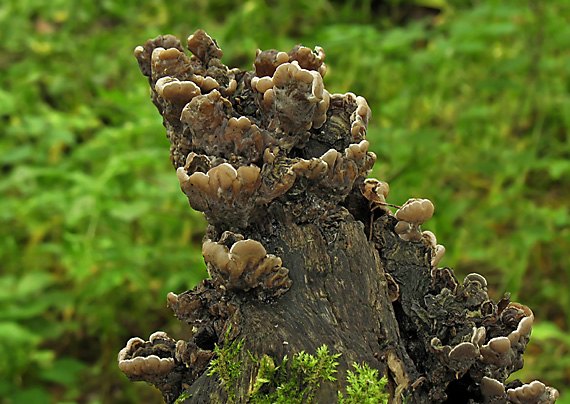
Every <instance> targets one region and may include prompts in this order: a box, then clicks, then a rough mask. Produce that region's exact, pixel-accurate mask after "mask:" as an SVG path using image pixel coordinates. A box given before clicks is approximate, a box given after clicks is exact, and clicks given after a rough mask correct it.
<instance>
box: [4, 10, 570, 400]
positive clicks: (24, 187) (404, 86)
mask: <svg viewBox="0 0 570 404" xmlns="http://www.w3.org/2000/svg"><path fill="white" fill-rule="evenodd" d="M568 16H570V1H568V0H565V1H548V2H542V1H540V0H528V1H518V0H504V1H498V0H497V1H495V0H489V1H461V0H448V1H445V0H431V1H428V0H424V1H419V0H417V1H404V0H401V1H396V0H392V1H354V0H353V1H346V2H342V1H338V0H334V1H333V0H311V1H309V0H294V1H277V0H273V1H267V2H264V1H260V0H250V1H246V2H238V1H234V0H215V1H205V0H203V1H194V2H188V1H178V2H166V1H163V0H147V1H144V2H135V1H129V0H120V1H117V0H114V1H110V0H103V1H101V2H89V1H86V0H79V1H71V0H53V1H51V2H45V1H40V0H17V1H16V0H6V1H3V2H2V4H1V5H0V26H1V27H2V29H1V30H0V44H1V45H0V51H1V57H0V72H1V73H2V74H1V75H0V83H1V85H0V120H1V124H0V170H1V173H2V177H1V180H0V195H1V197H0V263H1V264H0V269H1V277H0V341H1V342H0V357H2V360H1V361H0V397H1V398H0V402H2V403H6V404H23V403H32V402H33V403H38V404H42V403H92V404H95V403H135V402H147V403H159V402H161V400H160V397H159V395H158V394H157V393H156V392H155V391H153V389H151V388H149V387H147V386H145V385H144V384H141V383H130V382H129V381H128V380H127V379H126V377H124V375H122V373H120V371H119V370H118V369H117V366H116V355H117V352H118V351H119V350H120V349H121V348H122V347H123V345H124V343H125V341H126V340H127V339H128V338H130V337H131V336H134V335H137V336H142V337H146V336H148V335H149V334H150V333H151V332H153V331H155V330H157V329H164V330H168V331H169V333H171V334H172V335H174V336H176V337H178V338H183V337H184V335H185V332H187V329H185V328H184V327H183V325H181V324H180V323H179V322H178V321H176V320H175V319H174V318H173V316H172V315H171V314H170V311H169V310H168V309H166V307H165V306H166V293H167V292H169V291H175V292H180V291H184V290H186V289H188V288H190V287H192V286H194V285H195V284H196V283H197V282H198V281H199V280H200V279H201V278H203V277H204V276H205V275H204V274H205V269H204V264H203V262H202V259H201V254H200V241H201V237H202V235H203V232H204V228H205V222H204V220H203V219H202V217H201V215H200V214H198V213H196V212H193V211H191V210H190V209H189V207H188V206H187V202H186V198H185V197H184V195H183V194H182V193H181V192H180V191H179V187H178V184H177V179H176V176H175V175H174V172H173V169H172V167H171V166H170V163H169V160H168V147H169V144H168V141H167V140H166V137H165V132H164V129H163V127H162V125H161V119H160V116H159V115H158V113H157V112H156V110H155V108H154V106H153V105H152V104H151V103H150V101H149V98H148V89H147V84H146V80H145V79H144V77H143V76H142V75H140V73H139V71H138V67H137V63H136V61H135V59H134V57H133V56H132V50H133V48H134V47H135V46H136V45H139V44H142V43H143V42H144V41H146V40H147V39H148V38H152V37H155V36H157V35H159V34H166V33H172V34H174V35H177V36H178V37H180V38H185V37H186V36H187V35H189V34H190V33H192V32H193V31H194V30H195V29H197V28H204V29H206V30H207V31H208V33H209V34H210V35H212V36H213V37H214V38H216V39H217V40H218V43H219V44H220V45H221V47H222V49H223V50H224V58H223V60H224V62H225V63H226V64H228V65H230V66H240V67H243V68H250V66H251V63H252V61H253V57H254V55H255V50H256V49H257V48H261V49H268V48H276V49H281V50H288V49H290V48H291V47H292V46H293V45H295V44H296V43H303V44H305V45H307V46H311V47H313V46H315V45H320V46H323V47H324V49H325V51H326V53H327V65H328V67H329V71H328V74H327V77H326V78H325V81H326V85H327V88H328V89H329V90H330V91H331V92H346V91H352V92H354V93H356V94H359V95H363V96H365V97H366V98H367V100H368V101H369V104H370V106H371V108H372V111H373V116H372V121H371V126H370V128H369V134H368V138H369V140H370V141H371V145H372V148H373V150H374V151H375V152H376V153H377V155H378V162H377V164H376V166H375V169H374V173H373V176H375V177H377V178H379V179H383V180H386V181H388V182H389V183H390V186H391V194H390V196H389V201H390V202H392V203H396V204H401V203H403V202H404V201H405V200H406V199H407V198H408V197H427V198H430V199H431V200H432V201H434V203H435V205H436V214H435V217H434V218H433V219H432V220H431V221H430V222H428V224H427V225H426V226H425V228H426V229H430V230H432V231H434V232H435V233H436V234H437V236H438V240H439V242H440V243H443V244H444V245H445V246H446V248H447V255H446V257H444V260H443V261H442V265H446V266H451V267H454V268H455V270H456V272H457V273H458V276H459V277H460V278H462V277H463V276H464V275H466V274H467V273H469V272H474V271H476V272H480V273H482V274H484V275H485V276H486V277H487V279H488V280H489V283H490V288H491V293H492V296H493V298H494V299H499V298H500V297H501V296H502V294H503V293H504V292H507V291H510V292H511V293H512V294H513V297H514V299H516V300H518V301H521V302H523V303H525V304H527V305H529V306H530V307H531V308H532V309H533V310H534V312H535V316H536V318H537V321H536V326H535V327H534V332H533V337H532V339H531V344H530V345H529V348H528V351H527V354H526V355H525V357H526V362H527V366H525V368H524V369H523V371H521V372H519V373H517V374H516V375H515V376H517V377H520V378H522V379H523V380H525V381H530V380H533V379H535V378H539V379H541V380H543V381H544V382H546V383H548V384H551V385H553V386H555V387H557V388H559V389H560V390H561V392H562V397H561V399H560V400H559V402H560V403H570V398H568V397H566V396H567V395H570V394H569V393H568V392H567V391H566V390H565V386H567V385H569V384H570V333H569V332H568V326H569V323H570V294H569V293H568V291H567V287H568V280H569V279H568V278H569V275H570V265H569V257H570V255H569V251H570V215H569V212H568V209H569V208H568V206H569V203H570V142H569V134H568V133H569V127H570V59H569V58H568V57H567V46H568V38H570V24H569V21H568V20H569V17H568ZM565 393H566V394H565Z"/></svg>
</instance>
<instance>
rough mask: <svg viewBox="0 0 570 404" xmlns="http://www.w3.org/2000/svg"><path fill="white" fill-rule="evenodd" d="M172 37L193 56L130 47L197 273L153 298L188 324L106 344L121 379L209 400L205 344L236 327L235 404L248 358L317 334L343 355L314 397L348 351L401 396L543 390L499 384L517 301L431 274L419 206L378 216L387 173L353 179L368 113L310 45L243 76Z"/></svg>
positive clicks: (312, 345)
mask: <svg viewBox="0 0 570 404" xmlns="http://www.w3.org/2000/svg"><path fill="white" fill-rule="evenodd" d="M187 48H188V50H189V51H190V52H191V53H192V55H191V56H189V55H188V54H187V53H186V51H185V49H184V48H183V46H182V44H181V42H180V41H179V40H178V39H177V38H175V37H173V36H171V35H166V36H159V37H157V38H154V39H151V40H149V41H147V42H146V43H145V44H144V45H142V46H137V47H136V49H135V52H134V53H135V56H136V58H137V61H138V63H139V67H140V69H141V72H142V73H143V74H144V75H145V76H147V77H148V81H149V84H150V89H151V100H152V102H153V103H154V104H155V106H156V107H157V108H158V111H159V112H160V114H161V115H162V117H163V123H164V126H165V128H166V134H167V137H168V139H169V140H170V143H171V148H170V158H171V162H172V164H173V165H174V167H175V169H176V173H177V176H178V179H179V181H180V187H181V189H182V191H183V192H184V194H185V195H186V196H187V197H188V201H189V204H190V206H191V207H192V208H193V209H195V210H198V211H200V212H202V213H203V214H204V216H205V218H206V219H207V221H208V223H209V226H208V228H207V232H206V237H205V241H204V244H203V249H202V252H203V256H204V260H205V262H206V264H207V268H208V271H209V274H210V278H209V279H205V280H203V281H201V282H200V283H199V284H198V285H197V286H196V287H195V288H193V289H192V290H188V291H186V292H183V293H180V294H175V293H169V294H168V296H167V305H168V307H169V308H170V309H171V310H172V311H173V313H174V315H175V316H176V317H177V318H178V319H179V320H180V321H182V322H184V323H186V324H188V325H189V326H191V329H192V331H191V332H190V333H189V335H186V336H185V337H184V339H181V340H178V341H175V340H174V339H172V338H170V337H169V336H168V335H166V334H165V333H163V332H157V333H154V334H153V335H151V337H150V340H149V341H143V340H142V339H140V338H132V339H131V340H129V341H128V343H127V346H126V347H125V348H124V349H123V350H121V352H120V353H119V357H118V361H119V367H120V369H121V370H122V371H123V372H124V373H125V374H126V375H127V376H128V377H129V378H130V379H131V380H144V381H146V382H148V383H150V384H153V385H155V386H156V387H157V388H159V389H160V390H161V391H162V393H163V396H164V399H165V400H166V402H168V403H173V402H174V401H176V399H177V397H178V396H179V395H180V393H181V392H182V391H183V390H186V393H187V396H188V398H187V399H185V401H184V402H185V403H202V402H212V401H218V402H224V399H226V398H227V397H228V391H227V390H226V388H227V387H228V385H227V384H228V383H230V382H231V381H228V380H221V381H222V383H220V380H218V378H216V377H211V376H208V373H209V372H207V369H208V366H209V363H210V361H211V359H212V358H213V357H214V355H215V352H220V351H218V350H216V349H215V347H216V345H217V346H219V347H222V349H223V348H224V346H225V344H226V343H227V342H228V341H235V340H236V339H238V338H239V339H244V347H245V348H246V351H247V352H248V354H247V355H246V354H244V353H243V352H242V353H241V356H240V361H241V362H240V363H242V365H243V367H244V368H243V369H241V371H240V373H239V375H238V376H237V380H236V381H235V383H234V385H233V386H232V389H233V391H234V392H235V394H234V393H232V395H233V396H234V398H235V400H234V401H236V400H237V401H236V402H240V403H241V402H243V403H245V402H247V401H248V400H249V397H250V396H249V395H248V394H249V393H251V391H253V390H252V388H251V386H250V384H251V383H252V381H253V379H254V378H255V375H256V374H257V371H258V369H257V366H258V365H256V364H257V363H259V361H256V360H255V359H254V358H256V357H257V358H262V357H266V356H269V357H273V358H275V360H279V358H283V357H284V356H285V355H289V357H291V356H292V355H294V354H295V353H298V352H300V351H305V352H309V351H314V350H315V349H316V348H317V347H318V346H320V345H322V344H327V345H328V346H329V348H330V349H331V351H333V350H334V351H336V352H341V353H342V354H343V355H342V356H341V357H340V358H338V362H339V366H338V369H337V371H338V373H337V374H338V376H339V377H338V378H337V382H335V383H332V382H328V383H324V384H323V386H322V388H321V389H319V391H317V392H315V393H314V398H315V402H320V403H329V402H336V400H337V390H341V391H342V390H344V389H346V385H344V384H343V382H342V381H341V380H344V379H343V378H342V377H341V376H346V374H347V371H348V370H349V369H350V364H351V363H353V362H356V363H362V362H366V363H368V364H369V365H370V366H371V367H373V368H375V369H378V370H379V371H380V374H386V375H387V376H388V385H387V388H388V391H389V392H390V401H391V402H393V403H398V404H399V403H402V402H403V401H404V399H403V398H404V397H407V399H406V400H407V401H406V402H407V403H409V404H413V403H426V404H427V403H469V404H471V403H473V404H474V403H487V404H503V403H504V404H506V403H513V404H519V403H524V404H527V403H528V404H530V403H537V404H547V403H553V402H554V401H555V400H556V398H557V396H558V392H557V391H556V390H555V389H553V388H550V387H546V386H545V385H544V384H543V383H541V382H539V381H534V382H532V383H530V384H523V383H522V382H520V381H518V380H513V381H509V382H507V378H508V377H509V376H510V375H511V374H512V373H513V372H516V371H517V370H519V369H520V368H522V366H523V359H522V354H523V353H524V351H525V349H526V345H527V343H528V340H529V337H530V332H531V328H532V323H533V321H534V315H533V313H532V311H531V310H530V309H529V308H528V307H526V306H524V305H522V304H518V303H514V302H511V301H510V299H509V295H508V294H506V295H505V297H504V298H503V299H501V300H500V301H499V302H495V301H493V300H492V299H491V298H490V297H489V295H488V289H487V281H486V280H485V278H484V277H483V276H482V275H479V274H476V273H472V274H469V275H467V276H466V277H465V279H464V280H463V282H462V283H461V282H459V281H458V280H457V278H456V277H455V275H454V273H453V271H452V270H451V269H450V268H446V267H443V268H440V267H439V262H440V260H441V259H442V257H443V255H444V253H445V248H444V247H443V246H442V245H441V244H438V243H437V238H436V236H435V235H434V234H433V233H432V232H431V231H429V230H424V231H422V230H421V229H420V226H421V225H423V224H424V223H425V222H426V221H427V220H429V219H430V218H431V217H432V215H433V214H434V205H433V204H432V202H431V201H429V200H427V199H417V198H411V199H409V200H408V201H407V202H405V203H404V205H403V206H400V207H398V209H397V211H396V212H395V213H393V212H392V210H391V207H396V205H392V204H389V203H388V202H387V197H388V193H389V189H390V187H389V185H388V184H387V183H386V182H383V181H379V180H376V179H373V178H368V179H367V178H366V177H367V176H368V174H369V173H370V170H371V169H372V166H373V165H374V163H375V161H376V155H375V154H374V153H372V152H371V151H369V147H370V145H369V142H368V140H366V132H367V129H368V122H369V119H370V115H371V111H370V108H369V106H368V104H367V102H366V100H365V99H364V98H363V97H360V96H356V95H355V94H353V93H346V94H330V93H329V92H328V91H327V90H326V89H325V87H324V84H323V77H324V75H325V73H326V70H327V69H326V65H325V64H324V59H325V53H324V51H323V49H322V48H320V47H316V48H315V49H314V50H311V49H309V48H307V47H304V46H302V45H297V46H295V47H294V48H293V49H292V50H291V51H289V52H280V51H277V50H273V49H271V50H265V51H261V50H259V51H258V52H257V54H256V55H255V60H254V65H253V67H254V69H253V71H245V70H240V69H230V68H228V67H227V66H225V65H224V64H223V63H222V62H221V61H220V59H221V57H222V55H223V53H222V51H221V49H220V48H219V47H218V44H217V43H216V41H215V40H214V39H212V38H211V37H210V36H209V35H207V34H206V33H205V32H204V31H202V30H197V31H196V32H194V34H192V35H190V37H189V38H188V41H187ZM248 355H249V356H248ZM252 358H253V359H252ZM509 380H510V379H509ZM248 392H249V393H248Z"/></svg>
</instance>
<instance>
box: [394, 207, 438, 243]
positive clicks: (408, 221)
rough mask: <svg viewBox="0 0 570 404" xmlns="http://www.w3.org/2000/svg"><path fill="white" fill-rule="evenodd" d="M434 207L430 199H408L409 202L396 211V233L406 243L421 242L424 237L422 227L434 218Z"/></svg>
mask: <svg viewBox="0 0 570 404" xmlns="http://www.w3.org/2000/svg"><path fill="white" fill-rule="evenodd" d="M433 211H434V206H433V203H431V201H430V200H429V199H415V198H412V199H408V201H407V202H406V203H405V204H404V205H403V206H402V207H401V208H400V209H398V210H397V211H396V219H398V220H399V221H398V224H396V226H395V228H394V229H395V230H396V233H398V235H399V236H400V238H402V240H406V241H419V240H420V239H421V237H422V233H421V231H420V225H421V224H422V223H425V222H426V221H427V220H429V219H430V218H431V217H432V216H433Z"/></svg>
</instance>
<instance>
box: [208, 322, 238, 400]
mask: <svg viewBox="0 0 570 404" xmlns="http://www.w3.org/2000/svg"><path fill="white" fill-rule="evenodd" d="M230 331H231V327H229V328H228V331H227V333H226V340H225V343H224V346H223V347H222V348H220V347H219V346H218V344H216V345H215V347H214V352H215V353H216V357H215V358H214V359H212V361H211V362H210V367H209V371H208V376H213V375H215V374H217V375H218V377H219V378H220V382H221V383H222V385H223V386H224V390H225V391H226V394H227V395H228V401H229V402H234V401H235V400H236V394H235V388H234V383H235V381H236V380H237V378H238V376H239V375H240V372H241V370H240V369H241V367H242V364H243V361H241V360H238V357H239V354H240V352H241V348H242V346H243V342H244V340H243V339H242V340H240V341H239V342H238V341H237V340H235V341H233V342H232V343H231V344H230Z"/></svg>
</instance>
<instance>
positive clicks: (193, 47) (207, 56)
mask: <svg viewBox="0 0 570 404" xmlns="http://www.w3.org/2000/svg"><path fill="white" fill-rule="evenodd" d="M188 50H189V51H190V52H192V53H193V54H194V56H196V57H197V58H198V59H200V60H201V61H202V62H203V63H204V64H205V65H208V63H209V62H210V60H211V59H221V58H222V55H223V54H224V53H223V52H222V50H221V49H220V48H219V47H218V45H217V44H216V41H215V40H214V39H212V38H211V37H210V36H209V35H208V34H206V31H204V30H203V29H198V30H196V31H195V32H194V33H193V34H192V35H190V36H189V37H188Z"/></svg>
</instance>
